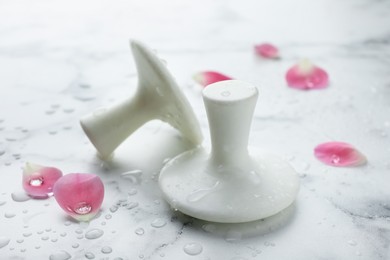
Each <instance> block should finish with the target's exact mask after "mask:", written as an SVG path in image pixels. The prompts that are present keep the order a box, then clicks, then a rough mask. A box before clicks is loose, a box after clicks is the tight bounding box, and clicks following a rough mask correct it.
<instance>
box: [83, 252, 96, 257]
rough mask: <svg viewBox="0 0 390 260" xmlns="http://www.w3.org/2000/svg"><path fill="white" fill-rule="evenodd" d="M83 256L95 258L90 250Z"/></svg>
mask: <svg viewBox="0 0 390 260" xmlns="http://www.w3.org/2000/svg"><path fill="white" fill-rule="evenodd" d="M84 256H85V258H87V259H94V258H95V255H94V254H93V253H91V252H87V253H85V255H84Z"/></svg>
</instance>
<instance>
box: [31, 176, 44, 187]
mask: <svg viewBox="0 0 390 260" xmlns="http://www.w3.org/2000/svg"><path fill="white" fill-rule="evenodd" d="M29 184H30V185H31V186H34V187H38V186H41V185H42V184H43V179H42V178H36V179H31V180H30V183H29Z"/></svg>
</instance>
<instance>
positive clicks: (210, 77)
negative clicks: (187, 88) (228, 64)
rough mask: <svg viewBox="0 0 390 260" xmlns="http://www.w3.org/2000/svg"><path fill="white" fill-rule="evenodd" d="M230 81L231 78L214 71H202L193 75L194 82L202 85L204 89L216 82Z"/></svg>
mask: <svg viewBox="0 0 390 260" xmlns="http://www.w3.org/2000/svg"><path fill="white" fill-rule="evenodd" d="M230 79H232V78H231V77H229V76H227V75H224V74H222V73H219V72H216V71H202V72H198V73H196V74H195V75H194V80H195V81H196V82H197V83H199V84H200V85H202V86H203V87H206V86H207V85H210V84H212V83H215V82H218V81H223V80H230Z"/></svg>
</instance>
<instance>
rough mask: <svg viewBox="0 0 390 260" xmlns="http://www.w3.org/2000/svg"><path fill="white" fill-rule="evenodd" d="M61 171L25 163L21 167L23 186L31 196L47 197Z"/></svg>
mask: <svg viewBox="0 0 390 260" xmlns="http://www.w3.org/2000/svg"><path fill="white" fill-rule="evenodd" d="M61 176H62V172H61V171H60V170H59V169H57V168H54V167H46V166H41V165H37V164H33V163H26V166H25V167H24V169H23V188H24V190H25V191H26V192H27V193H28V194H29V195H30V196H32V197H35V198H47V197H48V196H49V195H51V194H52V192H53V186H54V183H55V182H56V181H57V180H58V179H59V178H61Z"/></svg>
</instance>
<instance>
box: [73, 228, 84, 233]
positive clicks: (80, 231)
mask: <svg viewBox="0 0 390 260" xmlns="http://www.w3.org/2000/svg"><path fill="white" fill-rule="evenodd" d="M75 233H76V234H82V233H84V231H83V230H82V229H79V228H78V229H76V230H75Z"/></svg>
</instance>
